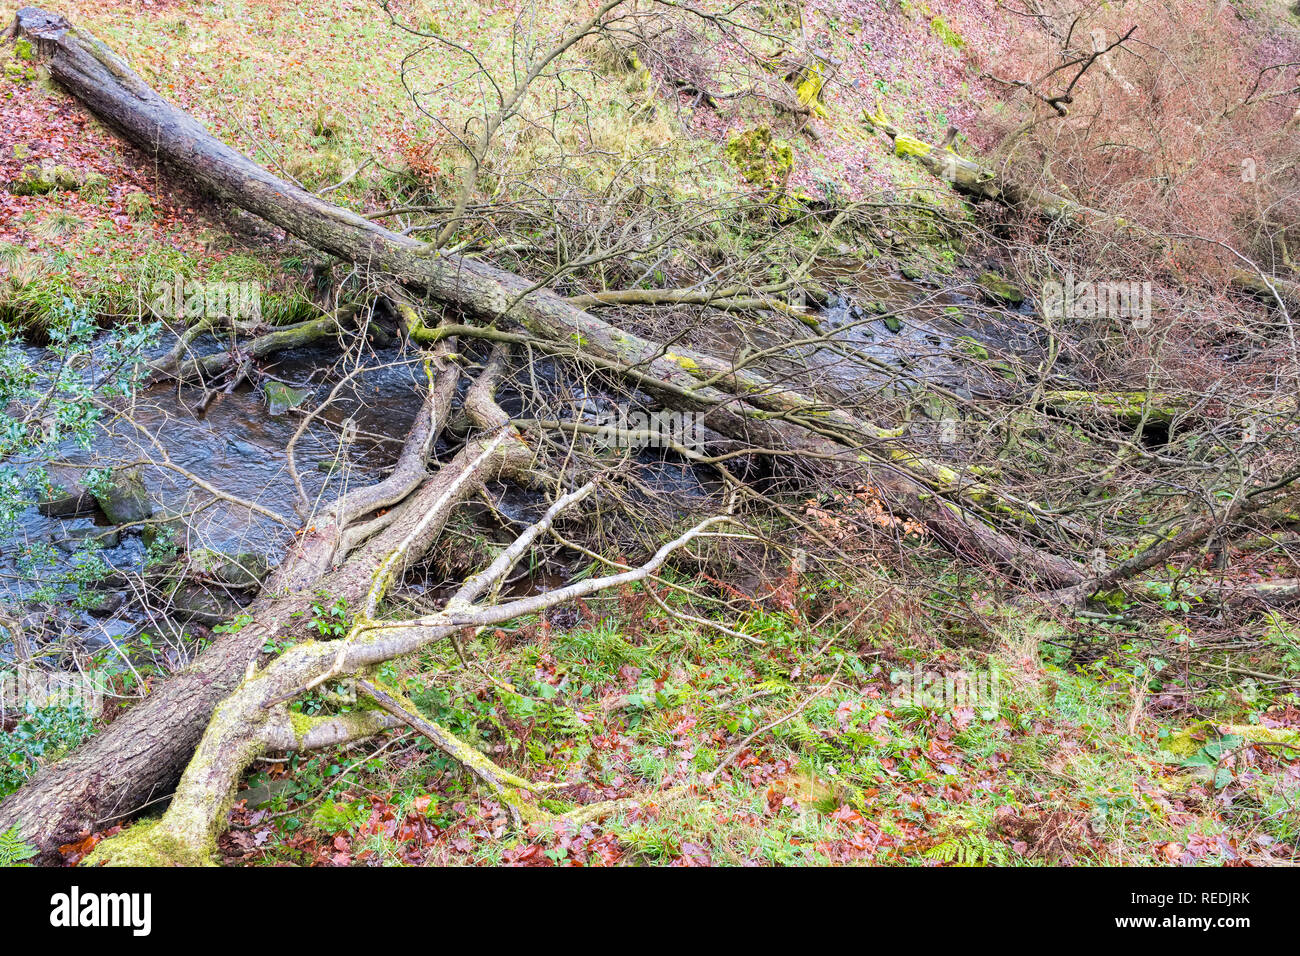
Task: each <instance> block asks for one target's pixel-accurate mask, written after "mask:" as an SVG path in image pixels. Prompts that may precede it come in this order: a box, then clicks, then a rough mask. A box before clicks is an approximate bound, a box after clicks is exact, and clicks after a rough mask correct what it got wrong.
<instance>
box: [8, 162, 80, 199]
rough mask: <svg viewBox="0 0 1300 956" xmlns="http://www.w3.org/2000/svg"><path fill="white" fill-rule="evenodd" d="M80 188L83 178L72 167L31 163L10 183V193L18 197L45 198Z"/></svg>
mask: <svg viewBox="0 0 1300 956" xmlns="http://www.w3.org/2000/svg"><path fill="white" fill-rule="evenodd" d="M80 186H81V176H80V175H78V173H77V171H76V170H75V169H73V168H72V167H71V166H65V165H62V164H51V163H39V164H38V163H29V164H28V165H26V166H24V167H23V169H22V172H21V173H19V174H18V178H17V179H15V180H14V181H13V182H12V183H10V185H9V191H10V192H12V193H13V194H14V195H16V196H45V195H48V194H49V193H53V192H59V191H64V192H69V191H72V190H75V189H77V188H78V187H80Z"/></svg>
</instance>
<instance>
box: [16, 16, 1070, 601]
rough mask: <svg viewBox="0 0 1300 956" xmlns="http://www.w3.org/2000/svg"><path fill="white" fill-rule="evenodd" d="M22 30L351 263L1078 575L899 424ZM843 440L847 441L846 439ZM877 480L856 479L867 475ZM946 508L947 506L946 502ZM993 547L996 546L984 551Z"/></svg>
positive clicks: (60, 27)
mask: <svg viewBox="0 0 1300 956" xmlns="http://www.w3.org/2000/svg"><path fill="white" fill-rule="evenodd" d="M15 29H16V31H17V32H19V33H21V34H24V35H27V36H29V37H30V38H32V39H33V40H34V41H36V44H37V46H38V48H39V49H40V50H42V51H43V52H44V53H46V54H48V55H50V57H51V60H50V72H51V75H52V76H53V77H54V78H55V79H56V80H58V81H59V82H60V83H61V84H63V85H64V86H65V87H67V88H68V89H69V90H70V91H71V92H72V93H73V95H75V96H76V97H77V98H78V99H79V100H80V101H81V102H82V103H84V104H85V105H86V106H87V107H89V108H90V109H91V110H92V111H93V112H94V113H95V114H96V115H97V116H99V117H100V118H101V119H102V120H104V121H105V122H106V123H108V124H109V125H111V126H114V127H116V128H117V129H120V130H121V131H122V132H123V133H124V134H125V135H126V136H127V138H128V139H130V140H131V141H132V142H133V143H135V144H136V145H138V146H140V147H141V148H144V149H146V150H147V151H148V152H149V153H150V155H152V156H155V157H157V158H159V159H161V160H163V161H165V162H167V163H169V164H171V165H172V166H174V167H175V168H177V169H179V170H181V171H182V172H184V173H186V174H187V175H188V176H190V177H191V178H192V180H193V181H194V182H195V183H196V184H198V185H199V186H201V187H203V188H205V189H207V190H208V191H210V192H213V193H215V194H216V195H218V196H220V197H222V198H224V199H226V200H228V201H230V202H232V203H234V204H235V205H238V206H240V207H242V208H244V209H246V210H248V211H250V212H253V213H255V214H257V215H259V216H261V217H262V218H264V219H266V220H268V221H270V222H272V223H275V224H276V225H278V226H280V227H282V228H284V229H285V230H286V231H288V232H289V233H292V234H293V235H296V236H298V237H299V238H300V239H302V240H304V241H306V242H308V243H310V244H312V245H313V246H315V247H317V248H319V249H322V250H324V251H326V252H329V253H332V254H334V255H337V256H339V257H341V258H343V259H346V260H348V261H350V262H354V263H358V264H361V265H364V266H366V267H368V268H371V269H374V270H377V271H379V272H382V273H384V274H385V275H386V276H389V277H392V278H394V279H397V280H398V281H400V282H404V283H408V284H411V285H414V286H418V287H421V288H423V289H425V290H427V291H428V292H429V293H431V294H432V295H434V296H435V297H437V298H440V299H442V300H444V301H447V302H450V303H453V304H455V305H458V306H460V307H462V308H465V309H467V310H469V311H471V312H474V313H476V314H479V315H484V316H487V317H489V318H490V319H494V320H495V319H507V320H510V321H513V322H516V323H518V324H519V325H521V326H523V327H524V328H525V329H527V330H528V331H529V332H532V333H533V334H535V335H537V336H540V337H542V338H543V339H546V340H548V341H550V342H554V343H567V344H568V345H569V346H570V347H572V348H573V350H574V351H575V352H576V353H579V354H581V355H583V356H584V357H587V356H589V357H592V358H594V359H596V360H598V361H600V362H604V363H606V364H608V365H610V366H612V367H614V368H616V369H618V370H634V371H635V372H636V374H637V377H638V382H639V384H641V385H642V386H643V387H645V388H646V389H647V390H648V391H651V392H657V393H659V394H661V395H665V394H666V395H667V396H669V397H670V400H672V402H673V404H674V406H675V407H680V405H682V404H685V405H687V406H689V407H693V408H696V409H702V410H703V411H702V416H703V424H704V425H706V426H707V427H709V428H711V429H713V430H714V431H717V432H719V433H721V434H723V435H726V436H727V437H730V438H733V439H736V440H740V441H747V442H751V443H753V444H755V445H758V446H760V447H764V446H766V447H790V448H794V449H802V450H806V451H807V452H808V453H809V454H810V455H812V456H814V457H819V458H822V459H826V458H831V457H839V458H840V459H841V461H842V462H843V463H844V464H845V465H848V466H852V469H853V470H855V471H858V472H861V471H862V470H863V469H862V465H864V464H868V465H873V474H872V475H871V476H869V477H870V479H871V480H875V481H876V482H877V483H878V484H881V485H884V486H885V487H886V488H887V489H888V490H892V491H893V492H894V493H895V494H898V495H901V496H903V497H904V498H905V499H906V502H905V504H906V507H907V508H908V509H909V510H911V511H912V512H913V514H914V515H915V516H916V517H917V518H918V519H920V520H922V521H925V522H927V523H929V524H930V525H931V526H932V527H934V528H935V529H936V530H937V531H943V530H945V529H950V528H952V527H953V523H954V521H959V522H961V523H962V524H965V525H967V526H968V527H967V529H966V531H965V532H964V533H963V536H962V537H963V541H964V542H965V544H964V545H963V546H964V547H973V548H975V549H976V550H984V552H985V555H986V557H989V558H992V559H993V560H996V561H998V562H1000V563H1005V559H1006V556H1007V555H1008V554H1013V553H1014V555H1015V560H1014V562H1012V564H1011V567H1014V568H1015V569H1017V571H1020V572H1024V571H1028V572H1029V573H1030V574H1032V575H1036V576H1038V577H1040V578H1042V579H1043V580H1044V581H1045V582H1046V583H1048V584H1051V585H1062V586H1063V585H1065V584H1066V583H1068V580H1067V579H1069V580H1077V579H1079V578H1081V577H1082V576H1083V575H1082V573H1081V571H1080V569H1079V568H1078V567H1077V565H1074V562H1071V561H1068V559H1063V558H1059V557H1056V556H1054V555H1048V554H1043V553H1041V552H1037V551H1036V550H1035V549H1033V548H1028V547H1026V546H1024V545H1023V544H1018V543H1017V542H1014V541H1012V540H1011V539H1010V538H1006V537H1005V536H1002V537H996V535H997V532H995V531H993V529H991V528H990V529H987V530H981V529H977V528H975V527H974V525H978V524H980V520H979V518H978V517H977V516H976V515H974V514H969V513H966V511H965V510H964V509H963V508H961V507H957V509H956V510H954V508H953V507H952V504H953V502H952V501H949V502H944V501H943V500H942V497H943V496H948V497H949V498H950V499H961V498H970V499H987V500H991V501H993V502H995V505H996V507H995V509H994V510H996V511H1000V512H1001V513H1003V514H1004V515H1008V516H1011V517H1013V518H1015V519H1016V520H1020V521H1022V522H1025V523H1030V524H1034V523H1039V524H1043V525H1047V524H1050V523H1051V519H1050V518H1049V516H1047V515H1045V514H1043V513H1042V512H1041V511H1040V510H1039V509H1037V508H1036V507H1035V506H1034V505H1033V504H1032V503H1030V502H1022V501H1017V500H1015V499H1013V498H1010V497H1009V496H1007V495H1006V494H1005V493H1003V492H1000V491H997V490H995V489H991V488H988V487H987V486H985V485H983V483H981V482H979V481H977V480H975V479H971V478H968V477H966V476H962V475H961V474H959V473H958V472H956V471H954V470H953V469H951V468H948V467H946V466H943V465H940V464H939V463H937V462H933V461H931V460H929V459H927V458H925V457H923V456H920V455H917V454H915V453H913V452H911V451H909V450H907V449H905V448H902V447H900V446H899V445H898V436H897V434H896V433H895V432H893V431H892V430H890V429H886V428H880V427H878V426H875V425H873V424H871V423H869V422H862V421H860V420H858V419H856V418H854V417H853V416H851V415H849V414H847V413H846V412H844V411H842V410H840V409H837V408H834V407H832V406H829V405H828V404H827V403H825V402H823V401H820V400H817V399H815V398H812V397H809V396H806V395H803V394H801V393H800V392H798V391H795V390H793V389H790V388H788V387H786V386H784V385H775V384H772V383H769V382H768V381H766V380H765V379H763V378H762V377H761V376H759V375H757V374H755V373H753V372H750V371H746V370H744V369H738V368H737V367H736V366H735V365H733V364H732V363H729V362H728V361H726V360H724V359H719V358H716V357H714V356H712V355H707V354H705V353H701V352H697V351H693V350H688V349H683V348H674V349H669V348H667V347H665V346H663V345H661V344H660V343H657V342H652V341H649V340H647V339H644V338H641V337H639V336H637V335H634V334H632V333H629V332H625V331H623V330H621V329H619V328H617V327H615V326H612V325H610V324H608V323H606V322H604V321H603V320H601V319H599V318H597V317H595V316H593V315H591V314H590V313H588V312H586V311H583V310H582V309H579V308H575V307H574V306H573V305H571V304H570V303H569V302H567V301H566V300H564V299H563V298H561V297H559V296H557V295H556V294H554V293H553V292H551V291H550V290H548V289H545V288H538V287H536V285H535V284H533V283H530V282H529V281H528V280H527V279H524V278H522V277H520V276H517V275H514V274H512V273H508V272H505V271H503V270H501V269H497V268H496V267H494V266H492V265H489V264H487V263H484V262H481V261H478V260H474V259H465V258H461V257H458V256H454V255H442V254H439V253H437V252H435V251H433V250H431V248H430V247H429V246H427V245H426V244H425V243H422V242H419V241H417V240H415V239H412V238H410V237H408V236H403V235H399V234H397V233H394V232H391V231H390V230H388V229H385V228H384V227H382V226H379V225H376V224H375V223H373V222H371V221H370V220H367V219H364V218H362V217H360V216H358V215H356V214H355V213H352V212H349V211H347V210H345V209H341V208H339V207H337V206H333V205H331V204H330V203H328V202H325V201H324V200H322V199H320V198H319V197H317V196H314V195H312V194H311V193H308V192H306V191H304V190H302V189H300V188H299V187H297V186H295V185H293V184H291V183H287V182H285V181H283V180H281V179H278V178H277V177H275V176H273V175H272V174H271V173H269V172H267V171H266V170H265V169H263V168H262V167H260V166H258V165H257V164H256V163H254V162H253V161H252V160H250V159H248V158H247V157H246V156H244V155H243V154H241V153H239V152H237V151H236V150H233V149H231V148H230V147H229V146H226V145H225V144H224V143H221V142H220V141H219V140H217V139H215V138H214V137H213V136H212V135H211V134H209V133H208V132H207V131H206V130H204V129H203V127H202V126H200V125H199V124H198V123H197V122H196V121H195V120H194V119H193V118H191V117H189V116H187V115H186V114H184V113H182V112H180V111H178V110H176V109H175V108H174V107H172V106H171V105H170V104H168V103H167V102H166V101H165V100H163V99H162V98H161V97H160V96H158V94H157V93H155V92H154V91H153V90H152V89H151V88H150V87H149V86H148V84H146V83H145V82H144V81H143V80H141V79H140V77H139V76H138V75H136V74H135V73H134V72H133V71H132V70H131V68H130V67H129V66H127V65H126V63H125V62H123V61H122V60H121V59H120V58H119V57H117V56H116V55H115V54H113V53H112V52H111V51H110V50H108V49H107V48H106V47H105V46H104V45H103V44H102V43H100V42H99V41H97V40H95V39H94V38H93V37H91V36H89V35H88V34H86V33H84V32H82V31H80V30H78V29H76V28H75V27H73V26H71V25H70V24H68V23H67V22H66V21H65V20H63V19H62V18H61V17H58V16H55V15H53V14H50V13H47V12H45V11H43V10H39V9H37V8H35V7H25V8H23V9H22V10H19V11H18V14H17V19H16V22H15ZM846 446H847V448H846ZM866 477H868V476H859V480H863V479H864V478H866ZM941 510H942V511H943V513H940V511H941ZM985 543H988V544H990V545H992V547H988V548H985Z"/></svg>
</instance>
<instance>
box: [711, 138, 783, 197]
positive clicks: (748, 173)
mask: <svg viewBox="0 0 1300 956" xmlns="http://www.w3.org/2000/svg"><path fill="white" fill-rule="evenodd" d="M726 154H727V158H728V159H729V160H731V162H732V163H733V164H734V165H735V166H736V168H737V169H739V170H740V174H741V175H742V176H744V177H745V181H746V182H749V183H752V184H753V185H755V186H765V187H768V188H770V189H774V190H775V189H780V188H783V187H784V186H785V183H786V181H787V180H788V179H789V178H790V173H791V171H792V170H793V169H794V150H793V148H791V146H790V144H789V143H787V142H786V141H785V140H780V139H774V138H773V136H772V131H771V130H770V129H768V128H767V127H766V126H760V127H758V128H757V129H752V130H750V131H749V132H747V133H739V134H737V135H736V136H733V137H731V139H729V140H728V141H727V147H726Z"/></svg>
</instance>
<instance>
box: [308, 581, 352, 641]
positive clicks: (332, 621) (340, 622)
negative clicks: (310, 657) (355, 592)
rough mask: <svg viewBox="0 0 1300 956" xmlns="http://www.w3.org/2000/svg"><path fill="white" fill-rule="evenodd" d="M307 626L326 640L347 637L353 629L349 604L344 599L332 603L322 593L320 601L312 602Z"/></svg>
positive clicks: (337, 599)
mask: <svg viewBox="0 0 1300 956" xmlns="http://www.w3.org/2000/svg"><path fill="white" fill-rule="evenodd" d="M327 602H329V603H327ZM307 626H308V627H309V628H311V629H312V630H313V631H315V632H316V633H317V634H319V635H320V636H321V637H323V638H325V639H326V640H331V639H334V638H339V637H344V636H346V635H347V633H348V628H349V627H351V615H350V614H348V602H347V601H346V600H345V599H343V598H336V599H335V600H334V601H330V600H329V595H328V594H326V593H324V592H321V595H320V600H318V601H313V602H312V605H311V620H309V621H308V622H307Z"/></svg>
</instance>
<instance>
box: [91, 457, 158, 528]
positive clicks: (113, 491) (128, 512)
mask: <svg viewBox="0 0 1300 956" xmlns="http://www.w3.org/2000/svg"><path fill="white" fill-rule="evenodd" d="M94 495H95V500H96V501H97V502H99V507H100V509H102V510H103V512H104V514H105V515H106V516H107V517H108V520H109V521H111V522H112V523H113V524H119V525H120V524H132V523H134V522H137V521H144V520H145V519H146V518H151V517H153V502H152V501H151V500H150V498H149V490H148V489H147V488H146V487H145V484H144V475H143V474H142V473H141V471H140V469H139V468H119V469H118V470H117V471H115V472H113V475H112V477H111V478H110V479H109V480H108V481H107V482H105V483H104V484H103V485H101V486H100V487H98V488H95V489H94Z"/></svg>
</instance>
